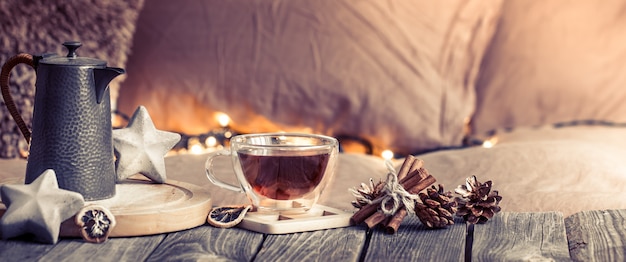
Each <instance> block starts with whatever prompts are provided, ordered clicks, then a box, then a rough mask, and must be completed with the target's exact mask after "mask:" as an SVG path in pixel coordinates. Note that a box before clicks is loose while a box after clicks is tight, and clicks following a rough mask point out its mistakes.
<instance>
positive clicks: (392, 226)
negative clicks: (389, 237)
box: [385, 207, 408, 234]
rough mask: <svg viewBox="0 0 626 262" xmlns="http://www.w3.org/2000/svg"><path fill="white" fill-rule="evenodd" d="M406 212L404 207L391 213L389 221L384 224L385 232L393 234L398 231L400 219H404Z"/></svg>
mask: <svg viewBox="0 0 626 262" xmlns="http://www.w3.org/2000/svg"><path fill="white" fill-rule="evenodd" d="M407 214H408V212H407V210H406V207H402V208H400V209H398V211H396V213H395V214H393V216H392V217H391V219H390V220H389V223H387V225H386V226H385V232H387V234H395V233H396V232H397V231H398V228H399V227H400V224H401V223H402V220H404V217H406V215H407Z"/></svg>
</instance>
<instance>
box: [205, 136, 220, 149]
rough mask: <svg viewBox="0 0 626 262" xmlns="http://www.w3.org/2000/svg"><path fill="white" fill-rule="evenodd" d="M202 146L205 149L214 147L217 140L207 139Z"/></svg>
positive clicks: (213, 138) (212, 137) (211, 137)
mask: <svg viewBox="0 0 626 262" xmlns="http://www.w3.org/2000/svg"><path fill="white" fill-rule="evenodd" d="M204 144H205V145H206V146H207V147H215V146H216V145H217V138H215V137H214V136H210V137H207V138H206V140H205V141H204Z"/></svg>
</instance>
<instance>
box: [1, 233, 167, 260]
mask: <svg viewBox="0 0 626 262" xmlns="http://www.w3.org/2000/svg"><path fill="white" fill-rule="evenodd" d="M164 237H165V236H164V235H154V236H146V237H134V238H110V239H109V240H108V241H106V242H104V243H101V244H91V243H87V242H85V241H83V240H82V239H79V238H63V239H61V240H60V241H59V242H57V244H55V245H49V244H39V243H36V242H28V241H22V240H2V241H0V258H1V259H0V260H2V261H34V260H37V261H142V260H145V259H146V258H147V257H148V255H149V254H150V253H152V251H153V250H154V249H155V248H156V247H157V246H158V245H159V243H160V242H161V240H163V238H164ZM112 251H114V252H112Z"/></svg>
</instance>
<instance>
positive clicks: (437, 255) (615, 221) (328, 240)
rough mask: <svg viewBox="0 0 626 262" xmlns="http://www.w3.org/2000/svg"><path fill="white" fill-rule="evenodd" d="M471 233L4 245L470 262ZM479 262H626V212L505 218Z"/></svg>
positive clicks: (74, 253)
mask: <svg viewBox="0 0 626 262" xmlns="http://www.w3.org/2000/svg"><path fill="white" fill-rule="evenodd" d="M465 236H466V226H465V224H463V222H462V221H460V220H459V221H457V223H456V224H455V225H453V226H451V227H449V228H447V229H438V230H429V229H426V228H424V226H423V225H422V224H421V223H420V222H419V220H418V219H417V218H415V217H407V219H405V220H404V222H403V224H402V225H401V227H400V229H399V230H398V232H397V233H396V234H393V235H389V234H386V233H384V231H383V230H379V229H374V230H367V229H366V228H365V227H363V226H351V227H346V228H339V229H329V230H320V231H313V232H304V233H293V234H284V235H265V234H260V233H255V232H251V231H247V230H244V229H239V228H230V229H219V228H214V227H211V226H208V225H204V226H200V227H196V228H193V229H189V230H184V231H180V232H174V233H168V234H159V235H152V236H143V237H129V238H112V239H109V240H108V241H107V242H105V243H103V244H90V243H85V242H83V240H82V239H62V240H61V241H59V243H57V244H56V245H47V244H38V243H34V242H28V241H24V240H20V239H16V240H0V260H2V261H33V260H40V261H62V260H65V261H79V260H81V261H144V260H145V261H182V260H185V261H190V260H191V261H195V260H203V261H214V260H232V261H463V259H464V246H465V239H466V238H465ZM471 257H472V260H473V261H512V260H517V261H529V260H533V261H570V260H574V261H625V260H626V210H608V211H589V212H581V213H577V214H574V215H572V216H569V217H567V218H563V216H562V215H561V214H560V213H556V212H547V213H512V212H502V213H500V214H498V215H496V216H495V217H494V219H493V220H491V221H489V222H488V223H486V224H482V225H476V226H475V229H474V241H473V249H472V254H471Z"/></svg>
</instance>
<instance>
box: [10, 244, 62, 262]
mask: <svg viewBox="0 0 626 262" xmlns="http://www.w3.org/2000/svg"><path fill="white" fill-rule="evenodd" d="M54 247H55V245H49V244H40V243H36V242H31V241H29V240H27V239H15V240H13V239H11V240H0V258H1V259H0V260H2V261H34V260H38V259H39V258H41V257H43V256H45V254H46V253H47V252H48V251H49V250H51V249H53V248H54Z"/></svg>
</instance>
